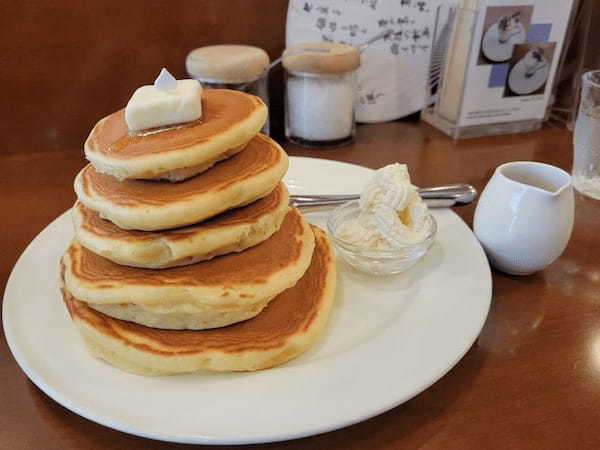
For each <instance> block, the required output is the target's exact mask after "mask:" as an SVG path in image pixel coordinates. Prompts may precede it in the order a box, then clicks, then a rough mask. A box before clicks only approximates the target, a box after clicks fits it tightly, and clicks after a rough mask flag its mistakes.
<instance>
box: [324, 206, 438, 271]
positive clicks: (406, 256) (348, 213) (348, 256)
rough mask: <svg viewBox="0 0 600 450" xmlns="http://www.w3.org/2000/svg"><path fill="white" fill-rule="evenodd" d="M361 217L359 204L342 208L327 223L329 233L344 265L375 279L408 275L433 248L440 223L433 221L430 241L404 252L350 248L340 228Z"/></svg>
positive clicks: (432, 219)
mask: <svg viewBox="0 0 600 450" xmlns="http://www.w3.org/2000/svg"><path fill="white" fill-rule="evenodd" d="M359 214H360V208H359V206H358V201H356V200H355V201H351V202H348V203H344V204H343V205H340V206H338V207H337V208H336V209H335V210H334V211H333V212H332V213H331V215H330V216H329V219H328V220H327V229H328V231H329V235H330V236H331V240H332V242H333V244H334V245H335V247H336V249H337V250H338V252H339V253H340V254H341V255H342V258H343V259H344V261H346V262H347V263H348V264H350V265H351V266H352V267H354V268H355V269H357V270H360V271H361V272H365V273H368V274H371V275H392V274H396V273H401V272H404V271H406V270H408V269H410V268H411V267H412V266H414V265H415V264H416V263H417V261H419V259H421V258H422V257H423V256H424V255H425V254H426V253H427V251H428V250H429V249H430V248H431V246H432V245H433V242H434V240H435V235H436V233H437V223H436V221H435V219H434V218H433V216H431V215H430V216H429V217H430V219H431V232H430V233H429V234H428V235H427V237H426V238H425V239H424V240H423V241H421V242H417V243H415V244H407V245H406V246H405V247H403V248H400V249H390V250H381V249H379V250H378V249H372V248H365V247H360V246H357V245H354V244H349V243H348V242H346V241H343V240H341V239H340V237H339V234H338V230H339V227H340V225H342V224H343V223H345V222H347V221H348V220H352V219H356V218H357V217H358V215H359Z"/></svg>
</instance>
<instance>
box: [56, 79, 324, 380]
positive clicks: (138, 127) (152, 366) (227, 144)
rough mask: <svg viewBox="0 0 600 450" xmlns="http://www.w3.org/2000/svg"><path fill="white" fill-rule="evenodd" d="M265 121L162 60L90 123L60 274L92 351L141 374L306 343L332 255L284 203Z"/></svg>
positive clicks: (224, 367)
mask: <svg viewBox="0 0 600 450" xmlns="http://www.w3.org/2000/svg"><path fill="white" fill-rule="evenodd" d="M266 117H267V108H266V106H265V105H264V103H263V102H262V101H261V100H260V99H259V98H258V97H255V96H253V95H250V94H246V93H243V92H238V91H232V90H226V89H207V90H204V91H203V90H202V87H201V85H200V83H199V82H198V81H196V80H192V79H188V80H175V78H173V77H172V76H171V75H170V74H169V73H168V72H167V71H166V70H164V69H163V70H162V71H161V73H160V75H159V76H158V78H157V79H156V81H155V83H154V85H147V86H143V87H141V88H139V89H137V90H136V91H135V93H134V94H133V96H132V97H131V99H130V100H129V102H128V104H127V107H126V108H125V109H124V110H121V111H117V112H116V113H113V114H111V115H109V116H108V117H106V118H104V119H102V120H100V121H99V122H98V123H97V124H96V126H95V127H94V128H93V130H92V132H91V134H90V136H89V138H88V139H87V141H86V144H85V153H86V156H87V158H88V160H89V161H90V162H91V164H89V165H88V166H86V167H84V168H83V169H82V170H81V172H80V173H79V174H78V175H77V177H76V179H75V192H76V193H77V198H78V201H77V203H76V204H75V206H74V208H73V209H72V219H73V224H74V228H75V234H76V238H75V239H74V240H73V241H72V242H71V244H70V245H69V247H68V248H67V250H66V252H65V253H64V255H63V257H62V259H61V280H60V281H61V282H60V284H61V290H62V294H63V300H64V303H65V305H66V306H67V308H68V311H69V313H70V316H71V318H72V320H73V322H74V323H75V324H76V325H77V328H78V329H79V331H80V332H81V334H82V336H83V337H84V340H85V343H86V344H87V347H88V349H89V351H90V352H91V353H92V354H93V355H94V356H97V357H99V358H102V359H104V360H105V361H107V362H109V363H111V364H113V365H115V366H117V367H119V368H121V369H123V370H126V371H129V372H134V373H138V374H144V375H168V374H175V373H186V372H194V371H198V370H203V371H253V370H259V369H265V368H269V367H273V366H275V365H279V364H282V363H284V362H286V361H288V360H290V359H292V358H294V357H296V356H298V355H299V354H300V353H302V352H303V351H305V350H306V349H308V348H309V347H310V346H311V345H312V344H313V343H314V341H315V340H316V338H317V337H318V335H319V334H320V331H321V330H322V328H323V327H324V325H325V324H326V322H327V318H328V315H329V311H330V309H331V306H332V303H333V300H334V297H335V284H336V275H335V274H336V268H335V262H334V259H333V255H332V249H331V248H330V245H329V241H328V238H327V236H326V235H325V233H324V232H322V231H321V230H320V229H319V228H318V227H315V226H314V225H310V224H309V223H308V222H307V221H306V220H305V219H304V218H303V216H302V214H300V212H299V211H298V210H297V209H296V208H293V207H290V206H289V194H288V192H287V189H286V187H285V186H284V184H283V183H282V182H281V180H282V178H283V176H284V174H285V172H286V170H287V167H288V157H287V154H286V153H285V152H284V151H283V150H282V149H281V147H280V146H279V145H278V144H277V143H276V142H275V141H273V140H272V139H270V138H269V137H267V136H264V135H262V134H260V133H259V130H260V129H261V128H262V127H263V125H264V122H265V120H266ZM306 292H309V293H310V294H309V295H306Z"/></svg>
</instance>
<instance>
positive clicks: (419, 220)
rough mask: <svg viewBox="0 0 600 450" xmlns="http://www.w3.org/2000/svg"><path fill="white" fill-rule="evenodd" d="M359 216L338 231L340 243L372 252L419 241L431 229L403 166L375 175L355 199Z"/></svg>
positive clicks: (392, 165)
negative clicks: (343, 242)
mask: <svg viewBox="0 0 600 450" xmlns="http://www.w3.org/2000/svg"><path fill="white" fill-rule="evenodd" d="M359 206H360V214H359V216H358V217H357V218H356V219H352V220H349V221H347V222H345V223H343V224H342V225H340V227H339V229H338V236H339V238H340V239H341V240H343V241H345V242H347V243H349V244H353V245H357V246H360V247H367V248H373V249H382V250H385V249H388V250H392V249H400V248H402V247H404V246H406V245H407V244H414V243H417V242H421V241H423V240H424V239H425V238H426V237H427V236H428V235H429V233H430V232H431V230H432V221H431V217H430V215H429V212H428V209H427V205H426V204H425V202H423V200H422V199H421V197H420V196H419V194H418V193H417V190H416V188H415V187H414V186H413V185H412V184H411V182H410V176H409V174H408V168H407V167H406V165H405V164H398V163H396V164H390V165H388V166H385V167H383V168H381V169H379V170H377V171H376V172H375V175H374V176H373V178H371V180H369V182H368V183H367V184H366V186H365V188H364V189H363V192H362V194H361V196H360V200H359Z"/></svg>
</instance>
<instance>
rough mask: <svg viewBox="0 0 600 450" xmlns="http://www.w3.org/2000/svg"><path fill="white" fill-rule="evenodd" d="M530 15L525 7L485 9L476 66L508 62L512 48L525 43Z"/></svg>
mask: <svg viewBox="0 0 600 450" xmlns="http://www.w3.org/2000/svg"><path fill="white" fill-rule="evenodd" d="M532 14H533V6H526V5H523V6H497V7H489V8H487V12H486V18H485V21H484V30H485V31H484V33H483V39H482V41H481V54H480V57H479V62H478V64H480V65H481V64H490V63H499V62H504V61H508V60H509V59H510V58H511V57H512V56H513V49H514V46H515V45H517V44H522V43H524V42H525V41H526V39H527V29H528V28H529V24H530V23H531V16H532Z"/></svg>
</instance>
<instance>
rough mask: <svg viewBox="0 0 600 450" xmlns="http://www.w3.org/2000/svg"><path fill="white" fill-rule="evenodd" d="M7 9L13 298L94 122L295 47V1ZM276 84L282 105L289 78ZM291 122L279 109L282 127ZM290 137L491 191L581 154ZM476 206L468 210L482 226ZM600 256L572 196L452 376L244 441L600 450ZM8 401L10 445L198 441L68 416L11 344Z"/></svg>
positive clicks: (1, 345) (5, 442)
mask: <svg viewBox="0 0 600 450" xmlns="http://www.w3.org/2000/svg"><path fill="white" fill-rule="evenodd" d="M225 4H226V5H227V6H226V7H225V6H224V5H225ZM2 5H3V18H4V20H3V21H2V26H1V27H0V48H1V50H2V51H1V52H0V55H1V56H0V63H1V65H0V66H1V67H2V69H0V86H1V87H2V89H3V93H2V96H3V100H4V103H3V106H4V107H3V108H2V110H1V112H0V133H1V134H2V137H3V145H2V151H1V152H0V168H1V169H2V172H1V174H2V176H0V192H2V200H3V207H2V208H1V209H0V238H1V239H2V250H1V252H0V283H1V287H2V292H3V291H4V286H5V283H6V281H7V279H8V276H9V274H10V271H11V269H12V266H13V265H14V263H15V261H16V260H17V258H18V256H19V255H20V253H21V252H22V251H23V250H24V249H25V247H26V246H27V244H28V243H29V242H30V241H31V239H33V238H34V237H35V236H36V235H37V234H38V233H39V232H40V231H41V230H42V229H43V228H44V226H46V225H47V224H48V223H49V222H51V221H52V220H53V219H54V218H55V217H57V216H58V215H59V214H61V213H62V212H63V211H64V210H66V209H67V208H69V207H70V206H71V204H72V203H73V201H74V199H75V196H74V193H73V189H72V183H73V179H74V177H75V174H76V173H77V171H78V170H79V169H80V168H81V167H83V165H84V164H85V161H84V158H83V154H82V150H81V147H82V143H83V140H84V139H85V137H86V135H87V133H88V132H89V130H90V129H91V127H92V125H93V124H94V123H95V121H96V120H98V119H99V118H101V117H102V116H104V115H106V114H107V113H110V112H112V111H114V110H116V109H117V108H119V107H121V106H122V105H123V104H124V103H125V102H126V100H127V99H128V97H129V95H130V93H131V92H132V90H133V89H134V88H135V87H137V86H138V85H139V84H140V83H141V82H149V81H152V79H153V77H154V75H155V73H156V72H157V68H160V67H161V66H166V67H168V68H170V69H172V70H173V72H174V73H175V74H176V75H177V76H183V75H184V66H183V61H184V57H185V55H186V54H187V52H188V51H189V50H190V49H192V48H194V47H197V46H200V45H207V44H211V43H224V42H228V43H232V42H236V43H250V44H255V45H258V46H261V47H263V48H265V49H266V50H267V51H268V52H269V54H270V55H271V57H272V58H273V57H276V56H277V55H278V54H279V53H280V51H281V49H282V48H283V31H284V25H283V24H284V21H285V10H286V2H285V1H283V0H233V1H227V2H224V1H219V0H206V1H184V0H171V1H169V2H166V1H156V0H145V1H142V0H131V1H128V2H117V1H116V0H115V1H109V0H98V1H95V2H76V1H73V0H70V1H68V0H60V1H56V2H33V1H29V0H28V1H21V2H3V3H2ZM7 19H8V20H7ZM279 81H280V80H279ZM274 84H275V86H274V88H275V90H276V91H277V90H278V92H279V94H280V92H281V86H280V85H277V75H276V77H275V81H274ZM281 117H282V116H281V110H280V109H278V107H277V103H276V104H275V108H274V109H273V112H272V118H275V119H277V120H281ZM283 144H284V146H285V148H286V150H287V151H288V152H289V153H290V154H291V155H302V156H314V157H319V158H330V159H335V160H339V161H348V162H353V163H357V164H362V165H365V166H368V167H373V168H375V167H380V166H383V165H385V164H387V163H391V162H394V161H401V162H405V163H407V164H408V165H409V167H410V171H411V173H412V175H413V179H414V182H415V183H416V184H419V185H434V184H442V183H449V182H467V183H471V184H473V185H474V186H475V187H477V188H478V189H480V190H481V189H482V188H483V187H484V185H485V183H486V182H487V180H488V179H489V178H490V176H491V175H492V173H493V170H494V168H495V167H496V166H497V165H499V164H501V163H503V162H506V161H512V160H534V161H542V162H547V163H550V164H555V165H557V166H559V167H562V168H564V169H567V170H569V169H570V166H571V152H572V150H571V134H570V133H569V132H568V131H565V130H561V129H555V128H546V129H543V130H541V131H538V132H534V133H528V134H522V135H513V136H503V137H492V138H481V139H473V140H468V141H461V142H454V141H452V140H450V139H448V138H447V137H446V136H444V135H443V134H441V133H440V132H438V131H436V130H434V129H432V128H431V127H429V126H427V125H424V124H422V123H420V122H419V121H418V120H417V118H415V117H413V118H409V119H405V120H402V121H397V122H393V123H388V124H379V125H362V126H359V127H358V133H357V139H356V142H355V143H354V144H352V145H350V146H348V147H344V148H339V149H335V150H319V151H316V150H308V149H303V148H300V147H297V146H294V145H291V144H288V143H283ZM474 208H475V205H474V204H472V205H468V206H465V207H459V208H455V211H456V212H457V213H458V214H459V215H460V216H461V217H462V218H463V219H464V220H465V221H466V222H467V223H468V224H469V225H471V223H472V218H473V212H474ZM599 255H600V202H598V201H594V200H591V199H588V198H585V197H582V196H580V195H576V217H575V227H574V230H573V236H572V239H571V241H570V243H569V246H568V247H567V249H566V251H565V252H564V254H563V255H562V256H561V257H560V258H559V259H558V260H557V261H556V262H555V263H554V264H552V265H551V266H549V267H548V268H547V269H545V270H543V271H541V272H539V273H537V274H535V275H532V276H528V277H514V276H508V275H505V274H502V273H499V272H496V271H494V272H493V290H494V292H493V300H492V308H491V311H490V315H489V317H488V320H487V322H486V324H485V326H484V328H483V331H482V333H481V335H480V337H479V338H478V339H477V341H476V343H475V344H474V345H473V347H472V348H471V349H470V351H469V352H468V353H467V354H466V355H465V357H464V358H463V359H462V360H461V361H460V362H459V363H458V364H457V366H456V367H455V368H454V369H453V370H452V371H450V372H449V373H448V374H447V375H446V376H444V377H443V378H442V379H441V380H440V381H438V382H437V383H435V384H434V385H433V386H432V387H430V388H429V389H427V390H426V391H424V392H423V393H421V394H420V395H418V396H417V397H415V398H413V399H412V400H410V401H408V402H406V403H405V404H403V405H401V406H398V407H397V408H395V409H393V410H391V411H389V412H386V413H384V414H382V415H380V416H377V417H374V418H372V419H370V420H367V421H365V422H362V423H359V424H357V425H354V426H351V427H348V428H345V429H341V430H337V431H333V432H330V433H326V434H323V435H319V436H313V437H309V438H304V439H299V440H294V441H288V442H281V443H274V444H268V445H251V446H246V447H243V448H247V449H263V448H265V449H298V450H300V449H334V450H342V449H356V450H358V449H373V450H374V449H400V448H402V449H404V448H407V449H451V450H453V449H461V450H462V449H524V448H527V449H530V448H535V449H597V448H600V427H599V426H598V422H599V417H600V257H599ZM49 270H50V269H49ZM32 282H35V274H33V275H32ZM0 400H1V402H2V407H1V408H0V449H11V450H12V449H17V450H20V449H45V450H59V449H61V450H62V449H107V448H109V449H128V450H137V449H140V450H141V449H163V448H173V449H185V448H190V449H191V448H198V447H195V446H186V445H176V444H169V443H163V442H158V441H152V440H147V439H143V438H139V437H135V436H130V435H127V434H124V433H121V432H118V431H114V430H112V429H109V428H106V427H104V426H101V425H98V424H95V423H93V422H90V421H88V420H86V419H84V418H82V417H80V416H78V415H76V414H74V413H72V412H70V411H69V410H67V409H65V408H63V407H62V406H60V405H58V404H57V403H56V402H54V401H53V400H52V399H50V398H49V397H47V396H46V395H45V394H43V393H42V392H41V391H40V390H39V389H37V388H36V387H35V386H34V385H33V384H32V383H31V382H30V381H29V380H28V379H27V377H26V376H25V375H24V374H23V372H21V370H20V369H19V367H18V366H17V364H16V362H15V361H14V359H13V357H12V355H11V354H10V352H9V349H8V347H7V345H6V341H5V339H4V334H3V333H2V338H1V339H0ZM273 426H274V427H276V426H277V424H276V423H274V424H273ZM206 448H215V449H216V448H233V447H206Z"/></svg>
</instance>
